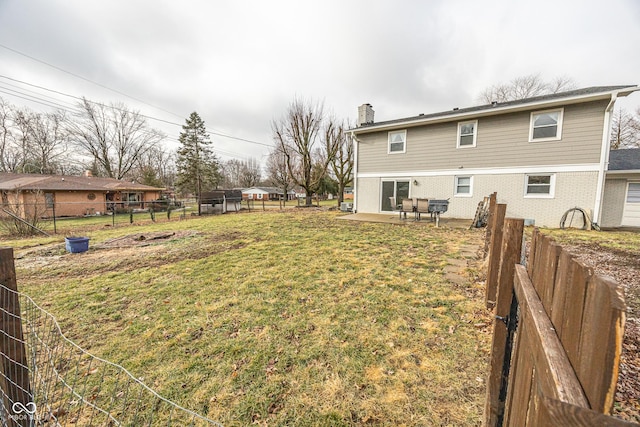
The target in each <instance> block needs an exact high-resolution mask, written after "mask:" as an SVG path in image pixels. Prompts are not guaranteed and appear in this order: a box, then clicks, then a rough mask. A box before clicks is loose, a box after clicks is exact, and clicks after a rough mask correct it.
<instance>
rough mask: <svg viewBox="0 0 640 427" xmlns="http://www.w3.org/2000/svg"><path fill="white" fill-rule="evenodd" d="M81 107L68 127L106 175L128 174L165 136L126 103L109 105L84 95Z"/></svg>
mask: <svg viewBox="0 0 640 427" xmlns="http://www.w3.org/2000/svg"><path fill="white" fill-rule="evenodd" d="M79 107H80V110H81V112H80V113H79V114H78V115H77V117H76V120H75V121H73V122H71V125H70V128H69V129H70V133H71V136H72V138H73V141H74V142H75V144H76V145H77V147H78V148H79V149H80V150H81V151H82V153H83V154H84V155H86V156H88V157H90V158H92V159H94V160H95V161H96V164H97V165H98V166H99V169H100V172H101V174H102V175H105V176H107V177H110V178H116V179H122V178H125V177H126V176H127V175H128V174H129V173H130V172H131V170H132V169H133V168H134V167H135V165H136V164H137V163H138V161H139V159H140V157H141V156H142V155H144V154H145V153H146V152H147V151H149V150H150V149H152V148H154V147H156V146H157V145H158V144H159V143H160V141H162V140H163V139H164V135H163V134H162V133H160V132H158V131H156V130H155V129H151V128H149V127H148V126H147V123H146V120H145V118H144V117H142V116H141V115H140V113H139V112H137V111H131V110H129V109H128V108H127V107H126V106H125V105H123V104H111V105H110V106H106V105H103V104H97V103H94V102H91V101H89V100H87V99H85V98H83V100H82V102H81V103H80V105H79Z"/></svg>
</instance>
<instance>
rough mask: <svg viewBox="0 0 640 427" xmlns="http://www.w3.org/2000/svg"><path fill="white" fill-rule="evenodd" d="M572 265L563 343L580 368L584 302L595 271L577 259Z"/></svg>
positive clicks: (568, 354)
mask: <svg viewBox="0 0 640 427" xmlns="http://www.w3.org/2000/svg"><path fill="white" fill-rule="evenodd" d="M571 264H573V265H572V266H571V269H572V271H573V274H572V281H571V284H570V285H569V288H568V290H567V304H566V305H565V315H564V322H563V326H562V330H563V335H562V337H563V339H562V343H563V345H564V348H565V351H566V352H567V356H568V357H569V361H570V362H571V365H573V366H578V364H579V354H580V353H579V352H580V336H581V334H582V314H583V311H584V301H585V297H586V294H587V284H588V283H589V280H590V279H591V276H592V275H593V270H592V269H590V268H588V267H587V266H585V265H584V264H583V263H581V262H580V261H578V260H576V259H575V258H574V259H572V260H571ZM565 331H566V333H565Z"/></svg>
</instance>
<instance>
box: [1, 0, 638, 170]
mask: <svg viewBox="0 0 640 427" xmlns="http://www.w3.org/2000/svg"><path fill="white" fill-rule="evenodd" d="M0 45H1V46H0V97H2V98H4V99H5V100H6V101H9V102H11V103H12V104H15V105H20V106H28V107H29V108H32V109H33V110H45V109H46V108H47V107H45V106H43V105H41V104H38V103H34V102H29V101H26V100H25V99H22V98H26V97H28V96H27V95H31V96H37V97H38V98H41V99H47V100H48V101H49V102H51V101H53V102H55V103H57V104H62V105H65V106H70V104H68V103H69V102H71V103H73V102H74V101H73V99H72V98H68V97H65V96H63V95H59V94H55V93H52V92H48V91H45V90H42V89H37V88H34V87H33V86H27V85H25V84H23V83H18V82H16V80H19V81H22V82H26V83H29V84H32V85H38V86H42V87H44V88H48V89H51V90H55V91H59V92H62V93H65V94H69V95H73V96H77V97H80V96H85V97H87V98H89V99H91V100H94V101H100V102H107V103H108V102H123V103H125V104H127V105H128V106H129V107H130V108H132V109H137V110H140V111H141V112H142V113H143V114H145V115H148V116H151V117H154V118H158V119H161V120H165V121H169V122H174V123H178V124H183V123H184V119H185V118H186V117H187V116H188V115H189V114H190V113H191V112H192V111H197V112H198V113H199V114H200V116H201V117H202V118H203V119H204V121H205V123H206V125H207V127H208V128H209V130H210V131H212V132H216V133H223V134H226V135H230V136H234V137H237V138H241V139H246V140H251V141H255V142H258V143H260V144H264V145H260V144H255V143H250V142H245V141H241V140H237V139H231V138H225V137H221V136H218V135H215V134H213V135H212V140H213V143H214V148H215V150H216V152H217V154H218V155H219V156H220V157H221V158H222V159H224V160H226V159H229V158H238V159H246V158H248V157H255V158H257V159H258V160H259V161H261V162H263V161H264V160H265V157H266V154H267V153H268V152H269V147H268V146H269V145H271V144H272V137H271V122H272V120H273V119H275V118H279V117H281V116H282V115H283V114H284V112H285V111H286V109H287V106H288V104H289V103H290V102H291V101H292V100H293V99H294V98H295V97H299V98H303V99H313V100H316V101H323V102H324V105H325V109H326V110H327V111H332V112H333V113H334V114H335V115H336V116H338V117H342V118H345V119H346V118H348V119H350V120H351V121H352V122H353V121H355V117H356V112H357V106H358V105H360V104H362V103H365V102H368V103H370V104H372V105H373V107H374V110H375V111H376V117H375V118H376V121H380V120H388V119H395V118H401V117H407V116H413V115H417V114H419V113H431V112H437V111H442V110H446V109H450V108H453V107H465V106H471V105H475V104H477V99H478V95H479V93H480V92H481V91H482V90H483V89H484V88H486V87H487V86H490V85H492V84H496V83H501V82H506V81H509V80H511V79H513V78H514V77H517V76H522V75H526V74H531V73H541V74H542V76H544V77H545V78H548V79H551V78H553V77H556V76H567V77H571V78H572V79H573V80H574V81H575V82H576V83H577V85H578V87H587V86H600V85H618V84H640V53H639V52H640V1H638V0H607V1H602V0H597V1H594V0H581V1H557V0H554V1H547V0H536V1H516V0H502V1H472V0H470V1H463V0H460V1H456V0H447V1H431V0H430V1H426V0H423V1H408V0H407V1H402V0H394V1H391V0H389V1H376V0H354V1H350V0H340V1H338V0H322V1H304V0H297V1H278V0H270V1H258V0H256V1H238V0H234V1H211V0H209V1H207V0H199V1H189V0H185V1H180V2H178V1H175V0H172V1H169V0H108V1H105V0H102V1H97V0H0ZM47 64H48V65H47ZM7 77H8V78H10V79H14V80H9V79H7ZM87 80H90V81H92V82H95V83H98V84H94V83H91V82H89V81H87ZM100 85H101V86H100ZM105 87H106V88H109V89H110V90H109V89H106V88H105ZM15 91H18V92H17V93H16V92H15ZM31 91H33V92H31ZM34 92H35V93H34ZM21 97H22V98H21ZM46 97H53V99H51V98H46ZM624 106H625V107H626V108H630V109H635V108H636V106H640V94H638V93H636V94H634V95H632V96H630V97H629V99H628V100H627V101H626V102H625V103H624ZM149 124H150V125H151V126H153V127H156V128H158V129H161V130H162V131H164V132H165V133H167V134H168V136H169V139H168V140H167V145H168V147H170V148H172V149H175V148H176V147H177V136H178V134H179V132H180V130H181V129H180V127H179V126H176V125H168V124H166V123H163V122H160V121H155V120H150V121H149Z"/></svg>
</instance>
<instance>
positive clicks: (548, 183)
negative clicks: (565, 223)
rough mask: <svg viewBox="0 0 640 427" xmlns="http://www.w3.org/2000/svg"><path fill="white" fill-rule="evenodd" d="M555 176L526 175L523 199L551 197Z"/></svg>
mask: <svg viewBox="0 0 640 427" xmlns="http://www.w3.org/2000/svg"><path fill="white" fill-rule="evenodd" d="M555 182H556V176H555V175H554V174H548V175H526V176H525V184H524V185H525V190H524V196H525V197H532V198H533V197H546V198H551V197H553V193H554V187H555Z"/></svg>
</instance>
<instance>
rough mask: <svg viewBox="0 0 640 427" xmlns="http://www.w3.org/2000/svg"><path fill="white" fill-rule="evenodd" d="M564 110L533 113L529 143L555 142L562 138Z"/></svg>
mask: <svg viewBox="0 0 640 427" xmlns="http://www.w3.org/2000/svg"><path fill="white" fill-rule="evenodd" d="M563 113H564V110H563V109H562V108H561V109H559V110H547V111H537V112H533V113H531V124H530V128H529V141H530V142H537V141H555V140H559V139H561V138H562V116H563Z"/></svg>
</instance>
